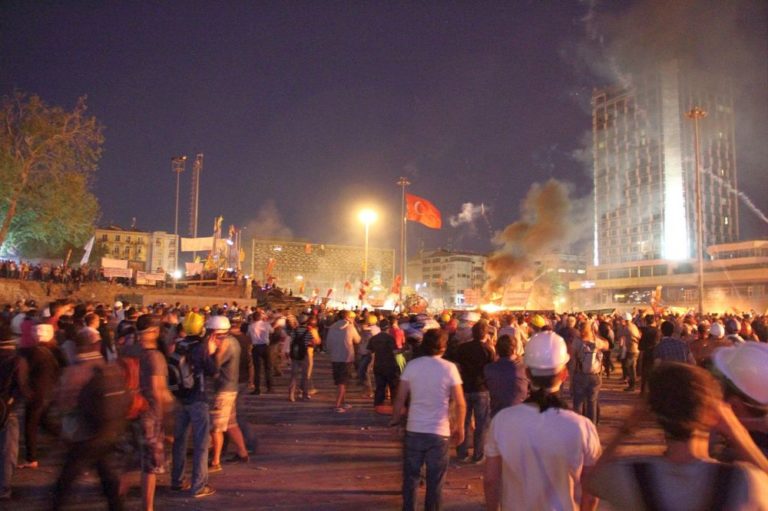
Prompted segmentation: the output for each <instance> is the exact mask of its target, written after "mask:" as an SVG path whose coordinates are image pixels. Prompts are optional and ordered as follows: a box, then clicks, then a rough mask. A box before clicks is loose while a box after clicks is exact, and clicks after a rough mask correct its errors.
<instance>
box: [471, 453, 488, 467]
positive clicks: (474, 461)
mask: <svg viewBox="0 0 768 511" xmlns="http://www.w3.org/2000/svg"><path fill="white" fill-rule="evenodd" d="M484 461H485V455H483V456H480V457H479V458H472V461H471V462H470V463H472V464H473V465H480V464H481V463H483V462H484Z"/></svg>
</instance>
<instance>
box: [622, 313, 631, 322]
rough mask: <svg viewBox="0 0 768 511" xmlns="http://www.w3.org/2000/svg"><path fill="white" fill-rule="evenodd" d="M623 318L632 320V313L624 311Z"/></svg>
mask: <svg viewBox="0 0 768 511" xmlns="http://www.w3.org/2000/svg"><path fill="white" fill-rule="evenodd" d="M624 319H626V320H627V321H632V313H631V312H625V313H624Z"/></svg>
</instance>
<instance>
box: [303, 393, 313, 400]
mask: <svg viewBox="0 0 768 511" xmlns="http://www.w3.org/2000/svg"><path fill="white" fill-rule="evenodd" d="M301 399H302V401H310V400H311V399H312V396H311V395H309V394H307V395H305V396H302V397H301Z"/></svg>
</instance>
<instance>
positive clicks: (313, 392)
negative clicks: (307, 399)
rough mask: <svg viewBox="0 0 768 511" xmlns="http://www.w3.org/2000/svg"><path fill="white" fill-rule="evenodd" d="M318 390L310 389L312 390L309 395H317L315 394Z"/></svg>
mask: <svg viewBox="0 0 768 511" xmlns="http://www.w3.org/2000/svg"><path fill="white" fill-rule="evenodd" d="M318 392H319V391H318V390H317V389H312V390H310V391H309V395H310V396H314V395H315V394H317V393H318Z"/></svg>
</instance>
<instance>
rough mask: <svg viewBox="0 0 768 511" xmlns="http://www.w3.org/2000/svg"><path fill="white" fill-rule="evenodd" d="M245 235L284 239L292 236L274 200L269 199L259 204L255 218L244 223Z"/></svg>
mask: <svg viewBox="0 0 768 511" xmlns="http://www.w3.org/2000/svg"><path fill="white" fill-rule="evenodd" d="M245 235H246V236H247V237H248V238H251V237H254V238H262V239H286V238H292V237H293V232H292V231H291V229H289V228H288V227H286V225H285V224H284V223H283V219H282V218H281V217H280V212H279V211H278V210H277V206H276V205H275V201H273V200H272V199H269V200H267V201H266V202H264V203H263V204H262V205H261V209H259V211H258V213H257V214H256V218H254V219H253V220H251V221H249V222H247V223H246V232H245Z"/></svg>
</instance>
